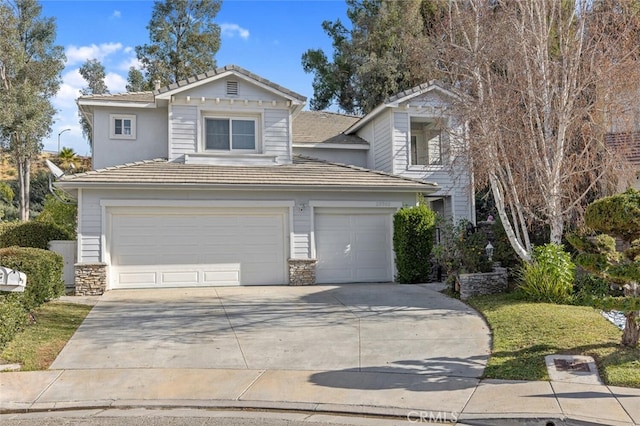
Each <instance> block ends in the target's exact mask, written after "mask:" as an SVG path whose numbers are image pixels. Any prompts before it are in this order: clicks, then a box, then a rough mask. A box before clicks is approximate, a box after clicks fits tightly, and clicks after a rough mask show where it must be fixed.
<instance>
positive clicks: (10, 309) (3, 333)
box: [0, 293, 28, 350]
mask: <svg viewBox="0 0 640 426" xmlns="http://www.w3.org/2000/svg"><path fill="white" fill-rule="evenodd" d="M27 321H28V312H27V310H26V309H25V308H24V305H23V303H22V295H21V294H17V293H12V294H6V295H0V350H1V349H2V348H4V347H5V345H6V344H7V343H9V342H10V341H11V340H12V339H13V337H14V336H15V335H16V334H17V333H18V332H19V331H21V330H22V329H23V328H24V326H25V325H26V324H27Z"/></svg>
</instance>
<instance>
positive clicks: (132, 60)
mask: <svg viewBox="0 0 640 426" xmlns="http://www.w3.org/2000/svg"><path fill="white" fill-rule="evenodd" d="M131 67H134V68H137V69H141V68H142V66H141V64H140V61H138V58H136V57H135V56H131V57H129V58H127V59H125V60H123V61H121V62H120V63H119V64H118V65H117V66H116V69H117V70H119V71H126V72H129V68H131Z"/></svg>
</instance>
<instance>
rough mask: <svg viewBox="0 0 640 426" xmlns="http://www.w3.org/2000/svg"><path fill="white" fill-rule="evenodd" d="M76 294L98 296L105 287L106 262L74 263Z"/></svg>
mask: <svg viewBox="0 0 640 426" xmlns="http://www.w3.org/2000/svg"><path fill="white" fill-rule="evenodd" d="M75 278H76V291H75V294H76V296H99V295H101V294H103V293H104V291H105V290H106V288H107V264H106V263H76V264H75Z"/></svg>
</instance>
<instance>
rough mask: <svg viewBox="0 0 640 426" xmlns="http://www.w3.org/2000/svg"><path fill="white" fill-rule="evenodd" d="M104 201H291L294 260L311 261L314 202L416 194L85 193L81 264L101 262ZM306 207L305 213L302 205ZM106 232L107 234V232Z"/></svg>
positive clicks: (407, 199) (409, 200)
mask: <svg viewBox="0 0 640 426" xmlns="http://www.w3.org/2000/svg"><path fill="white" fill-rule="evenodd" d="M100 200H178V201H182V200H205V201H215V200H225V201H227V200H239V201H251V202H252V203H253V202H255V203H256V207H259V203H260V201H265V200H280V201H282V200H285V201H286V200H291V201H293V202H294V203H295V207H294V209H293V220H292V222H293V229H292V230H290V237H291V244H290V246H291V247H292V249H291V250H292V251H291V252H290V253H289V256H290V257H292V258H299V259H307V258H309V255H310V252H311V210H312V209H311V208H310V207H309V203H310V201H319V200H322V201H343V202H344V201H347V202H358V201H373V202H376V203H379V202H382V203H385V202H400V203H403V204H408V205H412V204H414V203H415V194H412V193H379V192H373V193H367V192H360V193H353V192H344V193H331V192H322V191H321V192H302V191H296V192H282V191H275V192H274V191H246V192H245V191H233V190H228V191H224V190H221V191H203V190H184V191H178V190H153V191H150V190H122V189H119V190H116V189H111V190H110V189H96V190H88V189H84V190H82V196H81V197H80V204H81V205H80V217H79V232H78V239H79V248H78V251H79V253H78V262H98V261H100V260H101V252H100V248H101V237H102V235H103V229H102V207H101V206H100ZM302 204H304V206H305V207H303V209H302V211H300V208H299V206H300V205H302ZM104 232H106V231H104Z"/></svg>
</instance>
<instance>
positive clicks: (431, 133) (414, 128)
mask: <svg viewBox="0 0 640 426" xmlns="http://www.w3.org/2000/svg"><path fill="white" fill-rule="evenodd" d="M442 133H443V131H442V128H441V126H440V124H439V123H438V122H435V121H428V120H426V119H424V118H413V117H412V118H411V134H410V155H409V156H410V163H409V164H410V165H412V166H440V165H443V164H444V149H443V137H442Z"/></svg>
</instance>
